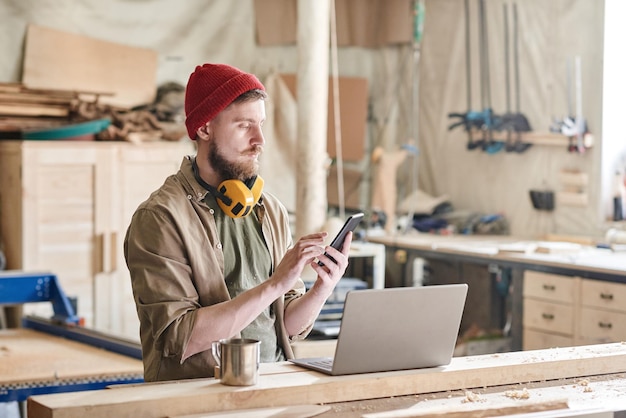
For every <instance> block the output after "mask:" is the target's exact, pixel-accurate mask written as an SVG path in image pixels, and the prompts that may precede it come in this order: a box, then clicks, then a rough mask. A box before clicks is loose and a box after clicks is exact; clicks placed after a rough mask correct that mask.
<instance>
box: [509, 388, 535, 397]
mask: <svg viewBox="0 0 626 418" xmlns="http://www.w3.org/2000/svg"><path fill="white" fill-rule="evenodd" d="M504 396H506V397H507V398H511V399H529V398H530V392H528V389H526V388H524V389H522V390H507V391H506V392H504Z"/></svg>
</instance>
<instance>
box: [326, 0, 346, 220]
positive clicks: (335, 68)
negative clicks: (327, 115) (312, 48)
mask: <svg viewBox="0 0 626 418" xmlns="http://www.w3.org/2000/svg"><path fill="white" fill-rule="evenodd" d="M330 56H331V59H330V65H331V72H332V80H333V92H332V94H333V119H334V122H335V123H334V132H335V154H336V155H337V195H338V196H337V198H338V201H339V216H340V217H341V219H344V218H345V217H346V203H345V193H344V187H343V156H342V143H341V109H340V108H339V103H340V100H339V59H338V57H337V18H336V9H335V0H331V1H330Z"/></svg>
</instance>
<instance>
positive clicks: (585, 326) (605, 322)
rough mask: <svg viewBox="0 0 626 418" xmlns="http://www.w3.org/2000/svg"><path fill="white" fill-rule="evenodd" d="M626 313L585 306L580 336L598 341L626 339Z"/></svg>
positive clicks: (581, 318) (581, 316)
mask: <svg viewBox="0 0 626 418" xmlns="http://www.w3.org/2000/svg"><path fill="white" fill-rule="evenodd" d="M625 323H626V313H623V312H611V311H606V310H604V309H593V308H587V307H583V308H582V311H581V315H580V337H581V338H583V339H585V340H590V341H594V342H597V343H609V342H616V341H624V340H626V326H625V325H624V324H625Z"/></svg>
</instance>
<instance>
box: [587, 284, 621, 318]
mask: <svg viewBox="0 0 626 418" xmlns="http://www.w3.org/2000/svg"><path fill="white" fill-rule="evenodd" d="M582 305H583V306H589V307H592V308H600V309H608V310H612V311H617V312H625V313H626V285H625V284H622V283H610V282H605V281H601V280H589V279H585V280H583V281H582Z"/></svg>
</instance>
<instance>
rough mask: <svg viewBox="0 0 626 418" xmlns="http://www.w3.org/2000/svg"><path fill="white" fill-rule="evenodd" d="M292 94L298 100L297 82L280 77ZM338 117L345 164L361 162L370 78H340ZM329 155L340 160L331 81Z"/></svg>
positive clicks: (293, 76) (329, 94) (327, 144)
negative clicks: (338, 157)
mask: <svg viewBox="0 0 626 418" xmlns="http://www.w3.org/2000/svg"><path fill="white" fill-rule="evenodd" d="M280 76H281V78H282V79H283V81H284V82H285V85H286V86H287V87H288V88H289V91H290V92H291V94H292V95H293V96H294V97H295V98H296V101H297V98H298V95H297V80H296V76H295V75H294V74H281V75H280ZM339 118H340V121H339V122H340V124H341V129H340V133H341V154H342V155H341V157H342V158H343V159H344V160H346V161H354V162H360V161H361V160H362V159H363V156H364V154H365V131H366V129H365V128H366V125H367V79H365V78H360V77H339ZM327 138H328V139H327V142H326V146H327V152H328V155H329V156H330V157H331V158H335V157H337V154H338V153H337V148H336V147H337V146H336V144H337V141H336V138H335V112H334V105H333V80H332V78H331V79H329V80H328V135H327Z"/></svg>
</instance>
